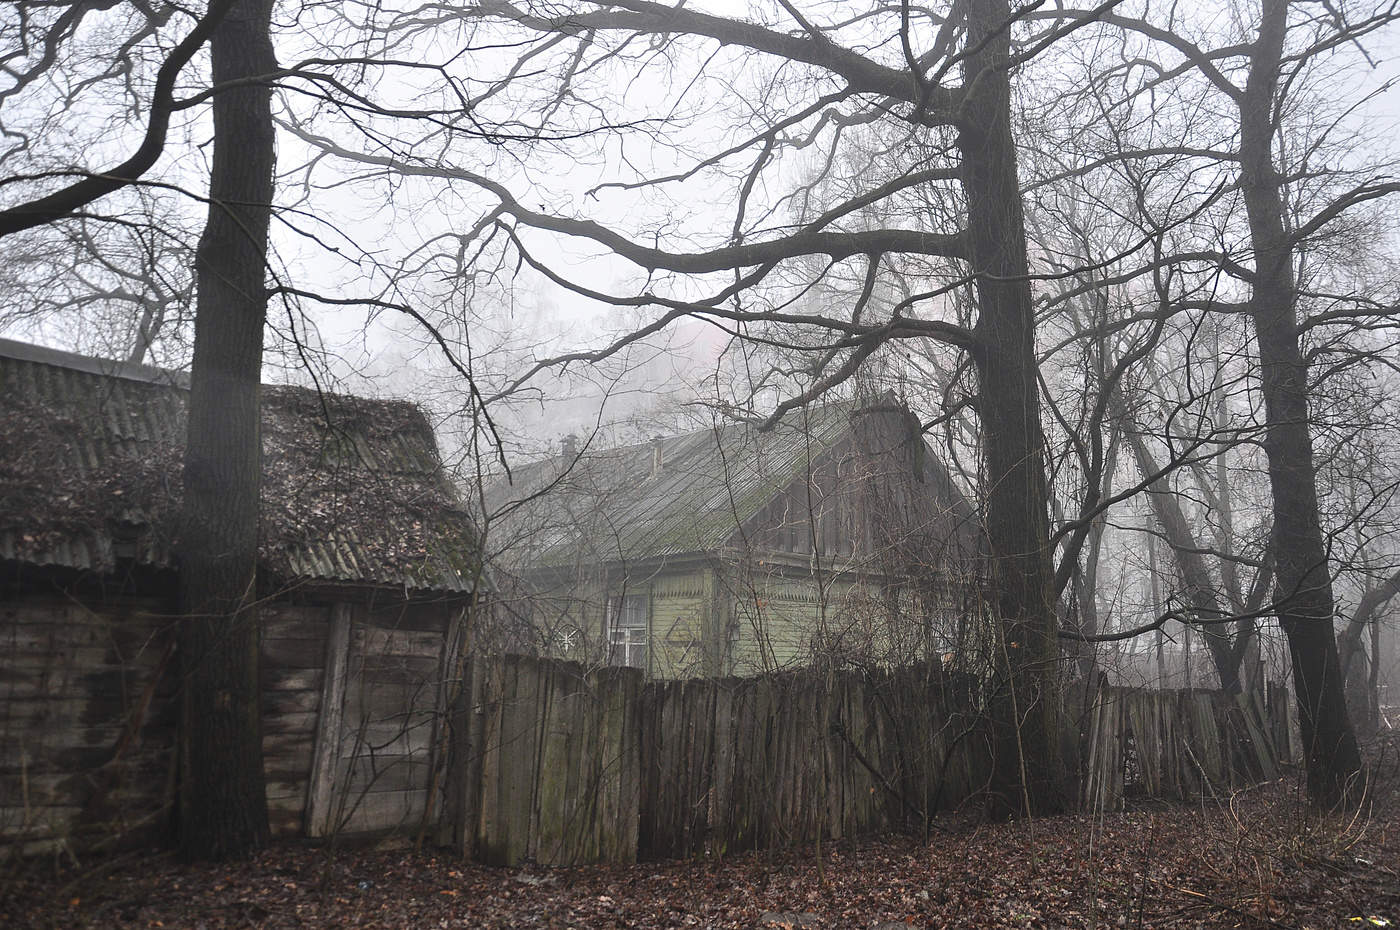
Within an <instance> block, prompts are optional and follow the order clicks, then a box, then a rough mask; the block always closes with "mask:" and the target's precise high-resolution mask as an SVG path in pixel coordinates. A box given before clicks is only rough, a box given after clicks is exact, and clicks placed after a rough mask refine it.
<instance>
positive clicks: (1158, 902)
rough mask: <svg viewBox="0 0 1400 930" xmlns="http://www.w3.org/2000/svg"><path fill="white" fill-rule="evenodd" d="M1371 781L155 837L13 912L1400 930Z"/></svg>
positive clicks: (212, 922) (63, 876)
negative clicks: (613, 850) (560, 855)
mask: <svg viewBox="0 0 1400 930" xmlns="http://www.w3.org/2000/svg"><path fill="white" fill-rule="evenodd" d="M1392 758H1393V757H1392ZM1392 767H1393V763H1392ZM1378 789H1379V790H1378V791H1377V792H1376V794H1375V796H1374V798H1373V801H1372V803H1371V804H1370V805H1369V808H1368V812H1367V813H1366V814H1365V815H1364V816H1360V817H1355V818H1339V817H1319V816H1317V815H1314V814H1311V813H1309V812H1308V811H1307V809H1306V807H1305V805H1304V804H1303V802H1302V799H1301V797H1300V796H1299V793H1298V788H1297V786H1296V784H1295V783H1292V782H1277V783H1274V784H1271V785H1266V786H1262V787H1259V788H1255V789H1251V790H1248V791H1243V792H1239V793H1236V794H1234V795H1232V796H1230V797H1229V798H1224V799H1218V800H1211V801H1205V802H1201V803H1197V804H1194V805H1185V804H1180V805H1165V804H1151V805H1140V806H1138V807H1136V808H1130V809H1129V810H1128V811H1126V812H1123V813H1113V814H1106V815H1103V816H1100V817H1094V816H1091V815H1088V814H1076V815H1067V816H1062V817H1053V818H1045V819H1040V820H1035V821H1033V822H1019V823H1006V824H978V823H976V822H974V821H973V820H971V819H970V818H968V817H966V816H964V817H958V816H955V815H949V816H947V817H945V818H944V819H942V820H941V821H940V822H939V823H938V824H937V825H936V827H935V829H934V830H933V831H932V833H931V835H930V836H929V837H928V838H927V840H925V839H924V838H911V837H883V838H872V839H864V840H860V841H856V842H841V843H828V844H826V845H825V846H824V847H822V848H821V849H816V848H811V847H809V848H803V849H795V850H786V851H782V852H759V853H748V854H743V855H735V856H728V857H724V858H713V859H703V860H692V861H671V862H649V863H642V864H638V865H634V866H626V867H604V866H590V867H584V868H572V869H540V868H534V867H525V868H512V869H503V868H489V867H485V866H479V865H474V864H471V863H467V862H464V861H462V860H461V859H460V858H458V857H456V856H455V855H453V854H452V853H450V852H447V851H441V850H439V851H424V852H415V851H413V850H411V849H406V848H399V849H391V848H385V847H384V846H383V845H381V846H380V847H377V848H368V847H364V848H358V849H350V848H342V849H339V850H336V851H334V852H331V851H329V850H328V849H326V848H325V847H315V846H311V845H308V844H302V843H285V844H280V845H277V846H275V847H274V848H272V849H269V850H267V851H265V852H263V853H261V854H260V855H258V856H257V857H256V858H254V859H253V860H252V861H249V862H245V863H237V864H226V865H193V866H192V865H182V864H180V863H178V862H176V861H175V860H174V858H173V857H172V856H170V855H169V854H166V853H158V852H145V853H134V854H129V855H128V856H126V857H125V858H117V859H114V860H111V861H108V862H85V863H83V864H82V865H83V867H82V868H74V867H73V865H72V863H71V862H70V863H69V864H68V865H66V866H64V867H62V868H56V867H55V864H54V863H53V862H52V861H48V862H43V863H40V862H33V861H31V862H29V863H27V864H25V865H24V866H23V867H17V866H15V865H14V864H13V863H11V864H10V865H9V866H7V867H6V868H7V870H8V871H7V874H5V875H4V876H3V884H0V927H14V928H20V927H55V928H57V927H64V928H68V927H72V928H107V927H113V928H127V927H142V928H152V927H154V928H197V930H216V928H298V927H299V928H321V927H365V928H404V930H412V928H459V927H472V928H477V927H479V928H515V927H522V928H524V927H542V928H550V927H599V928H611V927H617V928H621V927H638V928H764V930H798V928H802V930H821V928H838V927H859V928H877V930H896V928H904V927H916V928H917V927H925V928H935V927H958V928H962V927H967V928H981V927H1022V928H1060V927H1076V928H1077V927H1088V928H1118V927H1132V928H1139V927H1140V928H1149V927H1161V928H1216V927H1247V928H1253V927H1270V928H1274V927H1291V928H1315V930H1321V928H1332V927H1347V928H1372V927H1384V926H1393V927H1397V928H1400V803H1397V801H1398V800H1400V799H1397V795H1398V794H1400V791H1397V790H1396V789H1397V779H1396V777H1395V776H1394V775H1392V776H1391V777H1390V778H1388V779H1383V784H1382V785H1380V786H1378Z"/></svg>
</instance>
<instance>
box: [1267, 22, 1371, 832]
mask: <svg viewBox="0 0 1400 930" xmlns="http://www.w3.org/2000/svg"><path fill="white" fill-rule="evenodd" d="M1287 29H1288V0H1264V4H1263V16H1262V19H1261V21H1260V28H1259V37H1258V40H1257V41H1256V43H1255V45H1254V49H1253V53H1252V56H1251V63H1250V64H1251V67H1250V74H1249V80H1248V82H1247V84H1246V86H1245V92H1244V94H1243V96H1242V97H1241V99H1240V167H1241V180H1242V188H1243V193H1244V202H1245V210H1246V213H1247V216H1248V220H1249V231H1250V236H1251V239H1252V242H1253V246H1254V263H1255V268H1254V273H1255V282H1254V293H1253V296H1252V299H1251V310H1252V313H1253V318H1254V327H1255V333H1256V335H1257V337H1258V341H1259V362H1260V367H1261V371H1262V375H1261V383H1262V388H1263V395H1264V406H1265V439H1264V448H1265V453H1266V455H1267V458H1268V466H1269V483H1270V488H1271V491H1272V495H1273V505H1274V539H1273V547H1274V560H1275V562H1274V564H1275V575H1276V585H1277V587H1276V589H1275V590H1276V592H1277V601H1278V604H1279V615H1278V616H1279V624H1280V626H1281V627H1282V628H1283V631H1284V633H1285V635H1286V636H1287V637H1288V648H1289V653H1290V654H1291V657H1292V663H1293V685H1294V690H1295V694H1296V698H1297V702H1298V719H1299V723H1300V726H1301V731H1302V738H1303V749H1304V753H1305V756H1306V760H1307V772H1308V797H1309V799H1310V800H1311V801H1312V802H1313V804H1315V805H1318V806H1321V807H1334V806H1337V805H1340V804H1344V803H1346V802H1348V801H1350V800H1354V799H1355V796H1356V794H1357V789H1358V788H1359V787H1360V786H1359V784H1358V781H1359V779H1360V774H1361V754H1360V751H1359V749H1358V747H1357V743H1356V736H1355V733H1354V731H1353V729H1352V725H1351V719H1350V717H1349V716H1348V714H1347V706H1346V696H1345V692H1344V689H1343V687H1342V674H1341V666H1340V663H1339V662H1338V657H1337V642H1336V636H1335V633H1334V631H1333V628H1332V618H1333V614H1334V610H1335V601H1334V599H1333V595H1332V582H1331V577H1330V573H1329V570H1328V563H1327V548H1326V545H1325V543H1324V540H1323V536H1322V527H1321V523H1320V520H1319V518H1318V504H1317V476H1316V473H1315V472H1314V470H1313V449H1312V436H1311V433H1310V429H1309V416H1308V398H1307V389H1308V371H1307V365H1306V363H1305V362H1304V361H1303V356H1302V352H1301V351H1300V348H1299V344H1298V320H1297V308H1296V303H1297V296H1298V294H1297V285H1296V281H1295V278H1294V272H1293V249H1292V243H1291V241H1290V239H1289V236H1288V232H1287V229H1286V228H1285V225H1284V208H1283V198H1282V193H1281V188H1282V184H1283V181H1282V179H1281V177H1280V176H1279V173H1278V171H1277V170H1276V168H1275V167H1274V163H1273V157H1272V156H1273V149H1272V146H1273V139H1274V134H1275V132H1276V131H1277V128H1278V127H1277V124H1276V122H1275V106H1276V96H1277V92H1278V83H1279V77H1280V63H1281V59H1282V55H1283V43H1284V36H1285V34H1286V32H1287Z"/></svg>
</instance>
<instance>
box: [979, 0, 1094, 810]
mask: <svg viewBox="0 0 1400 930" xmlns="http://www.w3.org/2000/svg"><path fill="white" fill-rule="evenodd" d="M1009 20H1010V9H1009V5H1008V3H1007V2H1006V0H972V2H970V3H969V4H968V36H967V47H968V52H967V58H966V61H965V64H964V71H965V78H964V87H965V97H964V100H963V107H962V114H963V115H962V118H961V119H960V120H959V122H958V129H959V131H960V134H959V136H958V142H957V145H958V149H959V151H960V154H961V156H962V167H961V182H962V187H963V192H964V195H965V197H966V199H967V212H968V234H967V240H968V257H969V260H970V262H971V264H972V269H973V272H974V273H975V275H976V282H977V283H976V288H977V298H978V303H979V308H978V319H977V325H976V328H975V330H974V334H975V342H974V346H973V349H972V353H973V358H974V360H975V363H976V366H977V376H978V381H979V390H978V415H979V416H980V418H981V421H982V429H983V436H984V453H985V462H986V464H985V469H986V482H987V494H986V508H987V511H986V521H987V538H988V542H989V545H990V547H991V575H992V577H991V584H992V591H993V592H994V594H993V596H994V598H995V601H994V607H995V610H996V612H997V615H998V617H999V618H1000V633H999V635H1000V642H999V644H998V645H999V648H998V649H997V652H998V653H999V656H998V667H997V676H996V680H995V682H994V683H993V688H994V691H993V699H992V717H993V723H994V726H995V730H996V736H995V744H996V745H995V752H996V759H995V765H994V773H993V778H992V785H991V794H990V812H991V813H992V814H993V815H994V816H1002V817H1004V816H1014V815H1016V814H1033V813H1045V812H1050V811H1055V810H1059V809H1061V808H1063V806H1064V805H1065V802H1066V797H1067V792H1066V777H1065V769H1064V755H1063V750H1062V747H1061V742H1060V719H1061V701H1060V691H1059V671H1060V668H1059V667H1060V645H1059V638H1058V635H1057V633H1058V631H1057V629H1056V627H1057V618H1056V611H1055V598H1054V593H1053V586H1052V583H1051V582H1052V575H1053V572H1052V571H1051V553H1050V548H1049V511H1048V505H1049V496H1048V490H1047V488H1046V479H1045V463H1044V452H1043V445H1042V435H1041V425H1040V396H1039V387H1038V383H1037V379H1036V359H1035V311H1034V307H1033V305H1032V302H1031V290H1030V282H1029V279H1028V277H1027V271H1028V263H1027V259H1026V230H1025V217H1024V214H1023V208H1022V204H1021V192H1020V185H1019V183H1018V179H1017V171H1016V147H1015V144H1014V142H1013V140H1012V136H1011V114H1010V100H1011V85H1010V79H1009V75H1008V73H1007V64H1006V63H1007V61H1008V60H1009V57H1010V42H1009V29H1008V23H1009Z"/></svg>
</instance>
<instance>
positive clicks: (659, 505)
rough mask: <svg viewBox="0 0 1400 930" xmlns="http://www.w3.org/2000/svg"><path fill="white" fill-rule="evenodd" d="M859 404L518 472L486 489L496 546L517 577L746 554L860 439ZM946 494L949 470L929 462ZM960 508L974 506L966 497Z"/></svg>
mask: <svg viewBox="0 0 1400 930" xmlns="http://www.w3.org/2000/svg"><path fill="white" fill-rule="evenodd" d="M863 406H864V405H863V404H861V403H858V402H854V401H841V402H831V403H825V404H812V405H809V406H808V407H805V408H801V409H797V410H793V411H790V412H789V413H787V414H786V415H785V416H784V417H783V418H782V419H781V420H780V421H779V422H778V423H777V425H776V426H774V427H773V428H772V429H771V430H767V431H760V430H759V429H757V428H756V427H755V426H753V425H752V424H749V423H745V422H728V423H724V424H721V425H717V426H715V427H712V428H707V429H701V430H695V431H693V432H687V433H682V434H679V435H674V436H665V437H657V438H655V439H653V440H652V441H650V442H644V443H637V444H634V445H627V446H622V447H616V448H610V449H592V448H587V449H584V450H583V451H581V452H579V453H577V455H576V456H571V455H567V454H564V455H556V456H552V457H550V458H547V459H544V460H541V461H537V462H533V463H530V464H528V465H525V466H522V467H518V468H515V469H514V470H513V471H512V473H511V475H510V476H509V478H508V479H507V478H504V477H502V478H498V479H497V480H495V481H494V482H492V483H491V485H490V486H489V487H488V498H489V502H490V503H491V504H493V505H494V506H495V507H498V508H503V512H504V513H506V514H507V517H506V518H505V519H503V520H502V521H500V524H499V525H498V526H497V527H495V528H493V529H492V531H491V533H492V539H491V541H490V543H489V545H490V548H491V549H492V550H493V551H495V552H499V553H501V558H502V560H503V561H504V562H505V563H506V564H508V565H509V566H511V567H513V568H515V569H517V570H519V569H538V568H546V567H556V568H572V567H576V566H579V565H586V564H604V563H611V562H624V561H636V560H641V559H663V558H671V557H675V556H681V555H687V554H704V553H710V552H715V551H717V550H719V549H721V548H723V547H726V546H732V545H741V544H742V542H743V540H742V533H741V528H743V527H746V526H748V525H751V521H753V520H754V519H755V518H756V517H758V516H759V514H760V512H761V511H762V510H763V508H764V507H766V506H767V505H768V504H769V503H770V502H772V501H774V499H775V498H777V497H778V496H779V495H781V494H784V493H785V492H786V491H787V490H788V489H789V488H790V487H792V486H793V485H794V483H795V482H797V481H798V480H799V479H801V478H803V477H804V476H805V475H806V474H808V472H809V471H810V470H811V469H813V468H814V463H816V462H817V461H818V460H819V459H820V458H821V457H822V456H823V455H825V454H826V453H827V452H828V451H829V450H832V449H834V448H835V447H836V446H837V445H838V444H840V443H842V442H843V441H845V440H847V439H848V438H849V437H850V436H851V435H852V417H853V416H854V415H855V414H856V413H857V412H858V411H859V410H861V409H862V408H863ZM927 467H928V468H929V469H930V470H935V471H936V472H937V473H938V478H939V480H940V481H941V482H942V485H941V486H946V488H948V489H952V487H953V485H952V482H951V479H950V478H949V477H948V476H947V473H946V470H945V469H944V468H943V466H942V464H941V463H938V462H936V461H935V460H933V457H932V456H929V457H928V464H927ZM948 494H950V495H951V496H954V497H956V498H957V503H958V506H959V507H960V508H961V509H963V510H966V511H967V512H969V513H970V512H971V507H970V506H969V505H967V503H966V501H965V500H963V499H962V497H961V495H959V494H958V493H957V491H956V490H949V491H948Z"/></svg>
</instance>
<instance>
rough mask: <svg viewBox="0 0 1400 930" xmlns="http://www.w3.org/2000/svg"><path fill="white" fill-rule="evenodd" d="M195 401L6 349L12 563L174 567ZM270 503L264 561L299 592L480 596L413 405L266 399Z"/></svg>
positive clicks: (457, 519) (151, 382) (0, 377)
mask: <svg viewBox="0 0 1400 930" xmlns="http://www.w3.org/2000/svg"><path fill="white" fill-rule="evenodd" d="M187 388H188V379H187V378H186V377H185V376H184V375H183V374H182V373H179V372H168V371H163V370H161V369H157V368H149V367H146V366H143V365H130V364H126V363H122V362H112V361H106V360H102V359H93V358H87V357H84V356H79V355H73V354H70V353H66V352H59V351H56V350H53V349H47V348H43V347H40V346H32V345H27V344H25V343H18V342H14V341H11V340H6V339H0V416H3V430H2V431H0V559H4V560H7V561H14V562H22V563H27V564H31V565H53V566H64V567H68V568H77V569H84V570H91V571H99V572H102V571H110V570H112V569H113V568H114V567H115V565H116V563H117V560H118V559H119V558H122V557H127V558H132V559H134V561H136V562H137V563H140V564H146V565H151V566H155V567H168V566H170V565H171V564H172V562H173V559H172V535H173V527H174V525H175V523H174V518H175V516H176V515H177V514H178V509H179V495H180V467H181V458H182V454H183V447H184V436H185V407H186V403H187V399H188V394H187ZM328 414H329V417H328ZM262 498H263V506H262V515H261V540H260V547H259V556H260V562H261V564H262V566H263V568H264V569H265V570H267V571H271V572H273V573H274V574H276V575H277V576H280V577H281V578H283V579H285V580H289V581H290V580H324V581H337V582H352V583H372V584H379V585H390V586H395V587H407V588H412V589H416V590H425V591H443V592H467V591H470V590H471V586H472V584H473V578H474V576H475V574H476V568H477V560H478V552H477V546H476V543H475V538H476V537H475V532H474V529H473V526H472V523H471V520H470V519H469V518H468V516H467V515H466V513H465V512H464V511H463V510H462V509H461V507H460V506H459V503H458V501H457V499H456V497H455V495H454V493H453V491H452V490H451V488H450V486H449V484H448V483H447V481H446V480H445V479H444V476H443V475H442V473H441V464H440V460H439V458H438V453H437V446H436V443H435V441H434V438H433V435H432V430H431V428H430V427H429V425H428V423H427V420H426V419H425V418H424V417H423V414H422V412H421V411H420V410H418V409H417V408H416V407H414V406H413V405H411V404H408V403H404V402H401V401H383V400H369V399H364V398H355V397H345V396H339V395H323V394H319V393H317V392H315V391H311V390H308V389H304V388H294V387H272V386H264V389H263V495H262Z"/></svg>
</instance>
